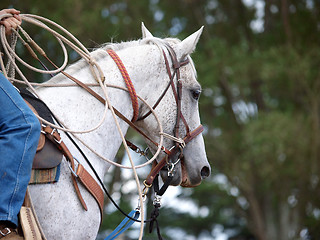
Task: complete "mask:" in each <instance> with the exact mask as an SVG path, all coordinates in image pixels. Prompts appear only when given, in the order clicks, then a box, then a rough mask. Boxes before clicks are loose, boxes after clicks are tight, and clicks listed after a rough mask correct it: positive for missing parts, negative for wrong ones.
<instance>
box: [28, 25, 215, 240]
mask: <svg viewBox="0 0 320 240" xmlns="http://www.w3.org/2000/svg"><path fill="white" fill-rule="evenodd" d="M142 33H143V38H142V39H140V40H137V41H131V42H123V43H119V44H108V45H105V46H104V47H101V48H99V49H97V50H95V51H93V52H92V57H93V58H94V59H95V60H96V61H97V63H98V64H99V65H100V67H101V68H102V71H103V73H104V75H105V76H106V81H107V82H108V83H110V84H114V85H119V86H123V87H125V84H124V81H123V78H122V76H121V74H120V72H119V69H118V68H117V66H116V65H115V63H114V61H113V60H112V59H111V57H110V56H109V55H108V54H107V52H106V49H109V48H111V49H113V50H114V51H115V52H116V53H117V54H118V55H119V57H120V58H121V60H122V61H123V63H124V65H125V67H126V68H127V71H128V73H129V75H130V78H131V80H132V82H133V85H134V87H135V89H136V92H137V94H138V95H139V96H140V97H142V98H143V99H144V100H145V101H146V102H148V103H149V104H150V105H153V104H154V103H155V102H156V101H157V99H158V98H159V96H160V94H161V93H162V91H163V89H165V87H166V86H167V84H168V82H169V77H168V74H167V70H166V66H165V64H164V58H163V53H162V51H161V50H160V49H159V47H160V48H161V47H163V49H165V47H164V46H165V45H166V44H169V45H170V46H171V47H172V48H173V49H174V51H175V53H176V55H177V58H178V61H183V60H185V59H186V58H189V59H190V63H188V64H187V65H185V66H183V67H181V69H180V71H181V79H180V81H181V82H182V85H183V90H182V108H181V109H182V113H183V115H184V117H185V119H186V121H187V123H188V125H189V127H190V130H193V129H195V128H196V127H198V126H199V124H200V118H199V111H198V101H197V100H198V95H199V91H200V90H201V88H200V84H199V83H198V82H197V80H196V72H195V68H194V65H193V62H192V61H191V58H190V57H189V54H191V53H192V52H193V51H194V49H195V47H196V44H197V42H198V40H199V37H200V35H201V33H202V28H201V29H200V30H199V31H197V32H195V33H194V34H192V35H190V36H189V37H188V38H186V39H185V40H183V41H179V40H178V39H159V38H155V37H153V36H152V35H151V33H150V32H149V31H148V30H147V29H146V28H145V27H144V25H143V26H142ZM155 43H156V44H155ZM169 62H170V64H171V60H170V58H169ZM66 72H68V73H70V74H71V75H72V76H74V77H75V78H77V79H78V80H81V81H82V82H84V83H87V84H90V83H96V80H95V79H93V77H92V75H91V74H90V70H89V67H88V65H87V64H86V63H85V62H84V61H79V62H77V63H75V64H74V65H72V66H70V67H69V68H68V69H67V70H66ZM175 81H176V80H175ZM49 83H70V80H69V79H68V78H66V77H65V76H63V75H61V74H58V75H57V76H55V77H53V78H52V79H51V80H49ZM94 90H95V91H96V92H97V93H100V94H101V95H102V92H101V89H100V88H99V87H94ZM37 93H38V95H39V96H40V97H41V98H42V99H43V100H44V102H45V103H46V104H47V105H48V106H49V108H50V109H51V110H52V112H53V113H54V114H55V115H56V116H57V117H58V118H59V119H62V121H63V122H64V124H65V125H66V126H68V127H70V128H72V129H90V128H91V127H92V126H95V125H96V124H97V123H98V122H99V121H100V120H101V119H102V118H103V114H104V106H103V104H101V103H100V102H99V101H97V100H96V99H95V98H94V97H92V96H91V95H90V94H89V93H87V92H86V91H85V90H84V89H82V88H80V87H76V86H74V87H57V88H55V87H48V88H46V87H38V88H37ZM108 94H109V97H110V100H111V102H112V105H113V106H114V107H116V108H117V109H118V110H119V111H120V112H121V113H122V114H123V115H125V116H126V117H127V118H128V119H131V118H132V116H133V110H132V104H131V99H130V97H129V94H128V93H127V92H125V91H122V90H119V89H115V88H108ZM139 104H140V105H139V116H143V115H144V114H145V113H146V112H147V111H149V109H148V108H147V107H146V106H144V105H143V104H142V103H141V102H140V101H139ZM176 109H177V106H176V102H175V99H174V96H173V94H172V90H171V89H169V91H168V92H167V94H166V95H165V96H164V98H163V99H162V101H161V102H160V104H159V105H158V106H157V108H156V109H155V112H156V113H157V115H158V116H159V119H160V122H161V123H162V125H163V131H164V132H166V133H168V134H170V135H172V134H173V131H174V126H175V124H176V114H177V110H176ZM106 114H107V115H106V118H105V120H104V122H103V124H102V125H101V126H100V127H99V128H98V129H96V130H95V131H92V132H90V133H86V134H79V135H78V136H79V138H80V139H82V140H83V141H84V142H85V143H86V144H87V145H89V146H90V147H91V148H93V149H94V151H95V152H97V153H99V154H100V155H102V156H104V157H105V158H108V159H114V158H115V155H116V153H117V151H118V149H119V147H120V145H121V143H122V140H121V138H120V135H119V133H118V131H117V129H116V126H115V123H114V121H113V118H112V116H111V113H110V111H108V112H107V113H106ZM137 124H138V125H139V127H140V128H141V129H142V130H143V131H144V132H145V133H146V134H147V135H149V136H151V137H152V138H153V139H154V140H155V141H159V139H160V136H159V130H158V126H157V122H156V121H155V117H154V116H153V115H150V116H149V117H147V118H146V119H144V120H141V121H138V122H137ZM120 127H121V129H122V131H123V132H124V133H125V132H126V131H127V129H128V125H127V124H126V123H124V122H123V121H121V120H120ZM60 132H61V131H60ZM180 134H181V135H180V136H181V137H183V136H185V135H186V132H185V128H184V127H183V126H182V125H181V127H180ZM61 135H62V137H63V140H64V142H65V143H66V145H67V146H68V148H69V150H70V151H71V152H72V154H73V155H74V156H75V157H76V158H77V159H78V160H79V162H80V163H81V164H82V165H84V166H85V167H86V169H87V170H88V171H89V172H90V173H92V172H91V170H90V168H89V167H88V165H87V163H86V162H85V160H84V159H83V158H82V156H81V154H80V153H79V152H78V151H77V149H76V148H75V147H74V145H73V144H72V143H71V142H70V141H69V140H68V138H67V137H66V136H65V135H64V134H63V133H61ZM76 141H77V140H76ZM77 142H78V141H77ZM78 144H79V146H80V147H81V148H82V150H83V151H84V152H85V154H86V155H87V157H88V158H89V159H90V161H91V163H92V165H93V166H94V168H95V169H96V171H97V172H98V175H99V176H100V178H102V179H103V177H104V175H105V174H106V172H107V171H108V169H109V167H110V164H109V163H107V162H106V161H104V160H102V159H101V158H99V157H98V156H97V155H96V154H94V153H93V152H92V151H90V150H88V149H87V148H86V147H85V146H83V145H82V144H81V143H80V142H78ZM173 145H174V143H173V141H172V140H170V139H167V138H165V140H164V146H165V147H166V148H170V147H171V146H173ZM150 148H151V149H152V151H153V152H155V151H156V147H155V146H154V145H152V144H150ZM183 165H184V167H181V163H180V162H179V163H178V164H177V165H176V167H175V170H176V171H175V175H174V179H173V181H172V183H171V184H172V185H183V186H185V187H193V186H197V185H199V184H200V182H201V180H202V179H204V178H206V177H208V176H209V175H210V166H209V163H208V161H207V157H206V152H205V146H204V141H203V137H202V135H201V134H200V135H198V136H197V137H196V138H194V139H193V140H192V141H191V142H190V143H189V144H187V145H186V147H185V149H184V159H183ZM162 172H164V174H163V176H164V177H165V176H166V174H165V171H164V170H162ZM92 175H93V174H92ZM79 187H80V191H81V193H82V195H83V198H84V200H85V202H86V204H87V206H88V211H85V210H84V209H83V207H82V206H81V204H80V202H79V199H78V197H77V195H76V193H75V190H74V187H73V184H72V181H71V177H70V170H69V167H68V163H67V162H66V161H65V160H63V161H62V164H61V175H60V179H59V181H58V182H57V183H55V184H44V185H31V186H30V187H29V188H30V189H29V190H30V195H31V198H32V201H33V204H34V206H35V210H36V213H37V216H38V218H39V221H40V224H41V226H42V228H43V230H44V233H45V235H46V237H47V239H49V240H51V239H59V240H61V239H68V240H70V239H76V240H79V239H86V240H87V239H95V238H96V236H97V233H98V230H99V226H100V221H101V219H100V210H99V207H98V204H97V202H96V201H95V200H94V198H93V197H92V196H91V195H90V193H89V192H87V190H86V189H85V188H84V187H82V185H81V184H79Z"/></svg>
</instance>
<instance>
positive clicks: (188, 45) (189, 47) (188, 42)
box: [176, 26, 203, 61]
mask: <svg viewBox="0 0 320 240" xmlns="http://www.w3.org/2000/svg"><path fill="white" fill-rule="evenodd" d="M202 31H203V26H202V27H201V28H200V29H199V30H198V31H196V32H195V33H193V34H191V35H190V36H189V37H187V38H185V39H184V40H183V41H182V42H180V43H178V44H177V46H176V51H177V57H178V60H180V61H183V60H185V58H186V57H187V56H188V55H189V54H191V53H192V52H193V51H194V50H195V49H196V45H197V43H198V41H199V38H200V36H201V34H202Z"/></svg>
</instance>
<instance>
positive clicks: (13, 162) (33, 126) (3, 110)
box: [0, 73, 40, 225]
mask: <svg viewBox="0 0 320 240" xmlns="http://www.w3.org/2000/svg"><path fill="white" fill-rule="evenodd" d="M39 136H40V122H39V121H38V119H37V118H36V116H35V115H34V114H33V112H32V111H31V110H30V108H29V107H28V106H27V104H26V103H25V102H24V100H23V99H22V97H21V96H20V94H19V93H18V91H17V90H16V89H15V88H14V87H13V85H12V84H11V83H10V82H9V81H8V80H7V79H6V78H5V77H4V75H3V74H2V73H0V221H4V220H5V221H10V222H12V223H14V224H16V225H17V224H18V213H19V211H20V208H21V205H22V203H23V200H24V196H25V193H26V189H27V186H28V183H29V181H30V175H31V168H32V162H33V158H34V155H35V153H36V149H37V145H38V141H39Z"/></svg>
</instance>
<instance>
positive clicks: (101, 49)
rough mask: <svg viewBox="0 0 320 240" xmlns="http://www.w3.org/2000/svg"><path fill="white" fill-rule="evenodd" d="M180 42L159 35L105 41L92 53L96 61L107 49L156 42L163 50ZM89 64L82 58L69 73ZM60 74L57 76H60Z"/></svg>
mask: <svg viewBox="0 0 320 240" xmlns="http://www.w3.org/2000/svg"><path fill="white" fill-rule="evenodd" d="M179 42H181V41H180V40H179V39H177V38H164V39H161V38H157V37H151V38H144V39H138V40H132V41H127V42H120V43H105V44H103V45H101V46H99V47H98V48H94V49H93V51H92V52H91V53H90V54H91V56H92V57H93V58H94V59H95V60H96V61H99V60H100V59H102V58H103V57H105V56H106V50H108V49H112V50H114V51H120V50H123V49H127V48H131V47H136V46H143V45H152V44H154V45H156V46H157V47H158V48H159V50H160V52H161V51H162V49H165V48H166V46H171V47H172V46H173V45H174V44H177V43H179ZM161 56H162V55H161ZM188 59H189V61H190V63H191V66H192V70H193V73H194V74H195V77H197V73H196V69H195V66H194V63H193V61H192V58H191V57H190V56H188ZM87 65H88V63H87V62H86V61H85V60H84V59H80V60H79V61H77V62H76V63H73V64H71V65H70V66H68V68H67V71H68V73H69V74H73V73H74V72H76V71H79V70H80V69H82V68H84V67H85V66H87ZM58 76H59V75H58ZM58 76H57V77H56V78H60V77H58ZM61 78H63V76H61Z"/></svg>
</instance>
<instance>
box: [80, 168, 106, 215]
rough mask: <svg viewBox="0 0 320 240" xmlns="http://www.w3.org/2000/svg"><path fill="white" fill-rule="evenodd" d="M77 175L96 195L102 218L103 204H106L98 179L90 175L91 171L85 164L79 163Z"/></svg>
mask: <svg viewBox="0 0 320 240" xmlns="http://www.w3.org/2000/svg"><path fill="white" fill-rule="evenodd" d="M76 174H77V176H78V179H79V180H80V181H81V183H82V184H83V185H84V186H85V187H86V188H87V190H88V191H89V192H90V193H91V194H92V195H93V196H94V199H95V200H96V201H97V203H98V205H99V208H100V213H101V220H102V217H103V205H104V195H103V192H102V190H101V188H100V186H99V185H98V184H97V182H96V180H95V179H94V178H93V177H92V176H91V175H90V173H89V172H88V171H87V170H86V169H85V168H84V167H83V165H81V164H78V169H77V173H76Z"/></svg>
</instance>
